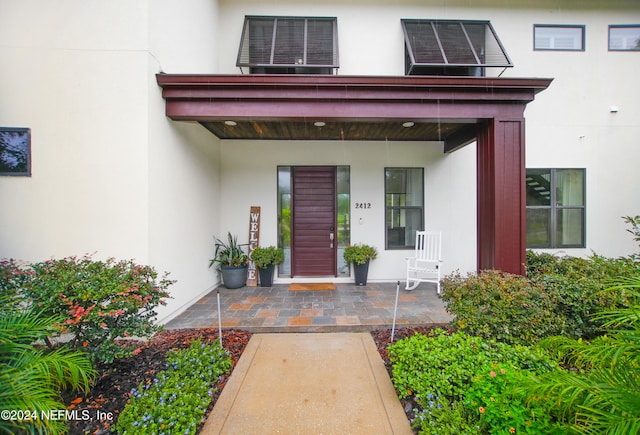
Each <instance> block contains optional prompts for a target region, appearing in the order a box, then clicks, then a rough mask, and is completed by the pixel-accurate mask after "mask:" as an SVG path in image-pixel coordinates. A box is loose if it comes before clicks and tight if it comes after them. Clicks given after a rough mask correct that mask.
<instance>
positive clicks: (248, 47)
mask: <svg viewBox="0 0 640 435" xmlns="http://www.w3.org/2000/svg"><path fill="white" fill-rule="evenodd" d="M236 65H237V66H239V67H240V68H249V72H250V73H251V74H333V72H334V70H335V69H336V68H338V67H339V65H338V30H337V22H336V18H312V17H263V16H246V17H245V19H244V28H243V30H242V40H241V41H240V50H239V52H238V61H237V63H236Z"/></svg>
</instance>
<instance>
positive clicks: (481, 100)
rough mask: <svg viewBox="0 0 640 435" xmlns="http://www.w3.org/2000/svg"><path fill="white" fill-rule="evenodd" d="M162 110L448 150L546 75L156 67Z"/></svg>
mask: <svg viewBox="0 0 640 435" xmlns="http://www.w3.org/2000/svg"><path fill="white" fill-rule="evenodd" d="M156 77H157V82H158V84H159V85H160V86H161V87H162V95H163V97H164V99H165V100H166V115H167V116H168V117H169V118H170V119H172V120H175V121H192V122H193V121H195V122H199V123H200V124H202V125H203V126H204V127H205V128H207V129H208V130H209V131H211V132H212V133H213V134H214V135H216V136H217V137H218V138H220V139H225V140H242V139H261V140H365V141H385V140H390V141H442V142H444V144H445V152H451V151H453V150H455V149H457V148H459V147H461V146H464V145H466V144H468V143H470V142H472V141H474V140H475V139H476V135H477V132H478V126H479V125H481V124H482V123H483V122H484V121H485V120H490V119H493V118H495V117H500V118H503V119H504V118H515V119H519V118H522V116H523V111H524V107H525V105H526V104H527V103H528V102H530V101H532V100H533V99H534V96H535V94H537V93H538V92H540V91H542V90H544V89H546V88H547V87H548V86H549V84H550V82H551V79H538V78H533V79H529V78H488V77H427V76H402V77H379V76H333V75H190V74H187V75H185V74H157V76H156Z"/></svg>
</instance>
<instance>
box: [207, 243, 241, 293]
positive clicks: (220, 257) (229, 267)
mask: <svg viewBox="0 0 640 435" xmlns="http://www.w3.org/2000/svg"><path fill="white" fill-rule="evenodd" d="M242 246H246V244H244V245H240V244H239V243H238V237H237V236H232V235H231V233H227V241H226V242H225V241H223V240H220V239H218V238H216V241H215V252H214V254H213V258H212V259H211V261H210V262H209V267H213V266H214V265H216V264H217V265H218V267H217V269H218V270H219V271H220V273H221V274H222V284H223V285H224V286H225V287H226V288H230V289H231V288H239V287H243V286H244V285H246V284H247V270H248V267H247V266H248V264H249V257H248V256H247V254H245V252H244V250H243V249H242Z"/></svg>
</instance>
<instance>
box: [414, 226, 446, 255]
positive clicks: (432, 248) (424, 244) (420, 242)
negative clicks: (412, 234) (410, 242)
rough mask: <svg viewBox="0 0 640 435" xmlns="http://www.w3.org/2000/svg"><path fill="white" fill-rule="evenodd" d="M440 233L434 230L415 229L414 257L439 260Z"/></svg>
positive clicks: (440, 247)
mask: <svg viewBox="0 0 640 435" xmlns="http://www.w3.org/2000/svg"><path fill="white" fill-rule="evenodd" d="M441 251H442V234H441V233H439V232H435V231H416V259H417V260H420V261H440V260H442V258H441V253H442V252H441Z"/></svg>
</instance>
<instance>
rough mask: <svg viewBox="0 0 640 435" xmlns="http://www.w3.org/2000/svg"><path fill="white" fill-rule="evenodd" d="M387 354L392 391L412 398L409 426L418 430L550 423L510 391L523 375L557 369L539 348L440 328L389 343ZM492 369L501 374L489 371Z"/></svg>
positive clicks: (451, 430) (470, 430) (482, 429)
mask: <svg viewBox="0 0 640 435" xmlns="http://www.w3.org/2000/svg"><path fill="white" fill-rule="evenodd" d="M389 358H390V360H391V363H392V366H393V370H392V380H393V384H394V386H395V387H396V389H397V391H398V395H399V397H400V398H402V399H405V398H411V399H413V400H414V402H415V403H416V404H417V406H418V408H417V409H416V410H415V412H416V417H415V419H414V427H416V428H420V429H421V430H422V431H423V432H424V433H439V434H454V433H473V431H475V430H476V429H478V430H480V432H479V433H498V431H499V430H500V429H502V428H504V427H506V428H507V430H508V429H510V428H511V427H513V428H516V427H517V428H528V429H529V430H538V431H543V430H548V429H549V426H550V424H551V423H549V422H547V421H546V420H544V419H541V418H538V417H536V413H537V411H538V405H537V404H535V403H532V404H527V401H526V399H527V398H526V396H525V395H524V394H516V393H513V392H512V390H513V388H515V387H516V386H517V385H518V383H519V382H520V381H521V379H523V378H527V377H528V376H531V375H532V374H534V373H540V374H541V373H547V372H551V371H555V370H558V368H557V365H556V364H554V363H553V362H552V361H550V360H549V359H548V358H547V357H546V356H545V355H544V354H543V353H542V352H540V351H534V350H530V349H529V348H527V347H525V346H519V345H516V346H511V345H508V344H505V343H498V342H495V341H491V340H484V339H482V338H480V337H472V336H470V335H467V334H465V333H463V332H457V333H454V334H451V335H448V334H447V333H445V332H444V331H441V330H440V331H435V332H434V333H433V334H432V335H430V336H425V335H422V334H416V335H413V336H411V337H409V338H406V339H403V340H400V341H398V342H396V343H393V344H391V345H390V346H389ZM500 369H503V370H504V371H505V373H502V372H501V371H500ZM493 371H496V373H500V374H501V376H500V377H494V376H491V373H492V372H493ZM492 398H493V399H494V400H493V401H492V400H491V399H492ZM485 402H486V403H485ZM494 402H495V406H492V405H491V404H492V403H494ZM498 404H500V407H499V406H497V405H498ZM507 406H509V407H510V408H509V409H506V410H505V407H507ZM480 408H483V411H485V410H488V412H486V413H485V412H480ZM506 411H509V414H507V413H506ZM487 417H489V418H487ZM527 421H528V422H529V424H527ZM505 425H508V426H505ZM523 430H524V429H523ZM531 433H535V432H531ZM538 433H544V432H538Z"/></svg>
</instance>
